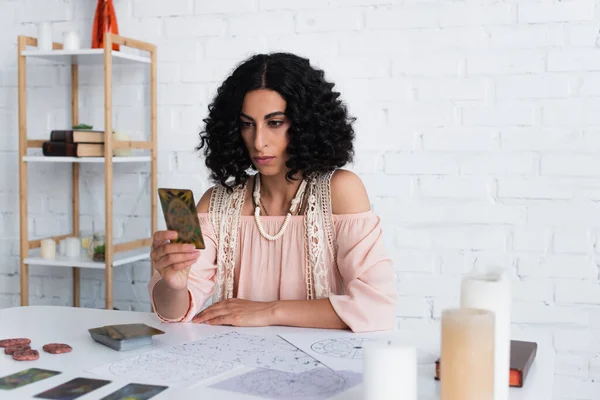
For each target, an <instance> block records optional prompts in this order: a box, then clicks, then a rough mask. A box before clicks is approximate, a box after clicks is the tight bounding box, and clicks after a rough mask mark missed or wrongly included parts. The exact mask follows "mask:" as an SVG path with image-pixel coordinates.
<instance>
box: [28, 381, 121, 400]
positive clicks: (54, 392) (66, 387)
mask: <svg viewBox="0 0 600 400" xmlns="http://www.w3.org/2000/svg"><path fill="white" fill-rule="evenodd" d="M109 383H110V381H107V380H102V379H90V378H75V379H71V380H70V381H68V382H65V383H63V384H61V385H58V386H55V387H53V388H52V389H48V390H46V391H45V392H42V393H38V394H36V395H35V396H33V397H36V398H38V399H60V400H73V399H76V398H78V397H80V396H83V395H84V394H88V393H90V392H93V391H94V390H96V389H99V388H101V387H102V386H104V385H108V384H109Z"/></svg>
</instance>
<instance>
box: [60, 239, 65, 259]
mask: <svg viewBox="0 0 600 400" xmlns="http://www.w3.org/2000/svg"><path fill="white" fill-rule="evenodd" d="M58 254H60V255H61V256H66V255H67V240H66V239H62V240H61V241H60V242H58Z"/></svg>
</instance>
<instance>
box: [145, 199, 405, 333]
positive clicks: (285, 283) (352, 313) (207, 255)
mask: <svg viewBox="0 0 600 400" xmlns="http://www.w3.org/2000/svg"><path fill="white" fill-rule="evenodd" d="M198 217H199V219H200V225H201V228H202V233H203V235H204V241H205V244H206V249H204V250H201V254H200V256H199V257H198V259H197V260H196V262H195V263H194V264H193V265H192V268H191V270H190V274H189V278H188V291H189V295H190V299H191V302H190V307H189V309H188V311H187V312H186V313H185V314H184V315H182V316H181V317H180V318H177V319H167V318H164V317H163V316H161V315H158V316H159V318H161V319H162V320H163V321H167V322H189V321H191V320H192V318H193V317H194V316H195V315H196V314H198V313H199V312H200V311H201V310H202V309H203V308H204V306H205V305H206V302H207V300H208V299H209V298H210V297H211V296H212V294H213V290H214V279H215V277H216V258H217V243H216V239H215V235H214V231H213V228H212V225H211V223H210V219H209V217H208V214H207V213H200V214H198ZM260 218H261V222H262V224H263V227H264V229H265V231H266V232H267V233H269V234H271V235H273V234H275V233H277V232H278V231H279V229H280V227H281V225H282V223H283V220H284V218H285V217H283V216H261V217H260ZM304 218H305V217H304V216H303V215H299V216H293V217H292V218H291V220H290V223H289V225H288V228H287V230H286V232H285V234H284V235H283V236H282V237H281V238H280V239H279V240H277V241H269V240H267V239H265V238H263V237H262V236H261V234H260V232H259V230H258V227H257V226H256V222H255V220H254V217H253V216H241V217H240V228H239V229H240V230H239V234H238V240H237V246H238V248H237V251H236V265H235V281H234V296H235V297H237V298H240V299H246V300H253V301H276V300H305V299H306V283H305V277H304V268H305V246H304V240H305V239H304V238H305V227H304ZM333 225H334V226H333V228H334V231H335V238H336V239H335V240H336V244H337V268H335V266H334V265H328V266H327V267H328V270H329V282H330V285H331V293H332V294H331V295H330V297H329V300H330V301H331V305H332V306H333V308H334V310H335V311H336V313H337V314H338V316H339V317H340V318H341V319H342V320H343V321H344V322H345V323H346V324H347V325H348V326H349V327H350V329H351V330H352V331H354V332H367V331H380V330H388V329H392V328H393V327H394V326H395V319H396V317H395V315H396V300H397V291H396V290H397V289H396V278H395V273H394V268H393V264H392V261H391V259H390V258H389V256H388V254H387V252H386V250H385V248H384V243H383V238H382V229H381V225H380V218H379V217H378V216H377V215H376V214H374V213H373V211H372V210H371V211H367V212H363V213H357V214H334V215H333ZM159 280H160V274H158V272H157V273H155V274H154V275H153V276H152V279H151V280H150V282H149V284H148V290H149V293H150V299H151V301H152V304H153V306H154V299H153V296H152V292H153V289H154V285H156V283H157V282H158V281H159ZM153 309H156V307H153Z"/></svg>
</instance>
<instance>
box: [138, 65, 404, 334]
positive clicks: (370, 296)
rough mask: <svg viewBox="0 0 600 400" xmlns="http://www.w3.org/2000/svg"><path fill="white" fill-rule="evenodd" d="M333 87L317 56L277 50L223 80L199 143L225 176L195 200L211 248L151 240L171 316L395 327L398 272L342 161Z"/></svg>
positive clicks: (156, 285) (155, 286)
mask: <svg viewBox="0 0 600 400" xmlns="http://www.w3.org/2000/svg"><path fill="white" fill-rule="evenodd" d="M333 86H334V85H333V84H332V83H329V82H327V81H326V80H325V79H324V74H323V72H322V71H321V70H318V69H315V68H313V67H311V65H310V63H309V61H308V60H306V59H304V58H301V57H298V56H295V55H292V54H285V53H276V54H270V55H256V56H253V57H251V58H249V59H248V60H246V61H245V62H244V63H242V64H241V65H239V66H238V68H237V69H236V70H235V71H234V72H233V73H232V74H231V76H229V77H228V78H227V79H226V80H225V82H224V83H223V84H222V86H221V87H220V88H219V89H218V91H217V94H216V97H215V99H214V101H213V103H212V104H211V105H210V106H209V115H208V117H207V118H206V119H205V120H204V122H205V123H206V128H205V130H204V131H203V132H201V134H200V137H201V142H200V145H199V146H198V148H197V150H202V149H203V150H204V155H205V157H206V166H207V167H208V169H209V171H210V173H211V178H212V180H213V181H215V182H216V183H217V184H216V185H215V186H214V187H212V188H211V189H209V190H208V191H207V192H206V193H205V194H204V195H203V196H202V198H201V199H200V201H199V202H198V205H197V211H198V216H199V220H200V224H201V228H202V232H203V236H204V240H205V243H206V249H204V250H200V251H198V250H195V249H194V247H193V245H185V244H176V243H171V242H170V240H171V239H174V238H175V237H176V233H174V232H169V231H159V232H156V233H155V234H154V237H153V239H154V241H153V245H152V253H151V259H152V263H153V266H154V268H155V269H156V273H155V274H154V275H153V277H152V279H151V281H150V283H149V292H150V298H151V300H152V305H153V308H154V310H155V312H156V313H157V315H158V316H159V317H160V318H161V319H162V320H164V321H171V322H177V321H182V322H189V321H192V322H196V323H207V324H214V325H233V326H265V325H287V326H297V327H313V328H337V329H351V330H352V331H354V332H364V331H376V330H387V329H391V328H393V327H394V325H395V302H396V279H395V274H394V269H393V266H392V262H391V260H390V258H389V257H388V256H387V254H386V252H385V249H384V244H383V239H382V230H381V227H380V220H379V217H377V216H376V215H375V214H374V213H373V212H372V211H371V209H370V202H369V198H368V196H367V193H366V191H365V187H364V185H363V183H362V181H361V180H360V178H359V177H358V176H357V175H355V174H354V173H352V172H349V171H347V170H343V169H340V168H341V167H343V166H344V165H345V164H346V163H348V162H350V161H351V160H352V157H353V144H352V143H353V140H354V131H353V128H352V122H353V119H352V118H350V117H349V116H348V114H347V111H346V108H345V107H344V105H343V104H342V102H341V101H340V100H339V99H338V97H339V93H337V92H335V91H333ZM254 171H256V173H254ZM210 297H212V298H213V299H212V300H213V304H212V305H210V306H209V307H206V308H204V307H205V305H206V303H207V301H208V300H209V298H210ZM203 308H204V310H202V309H203Z"/></svg>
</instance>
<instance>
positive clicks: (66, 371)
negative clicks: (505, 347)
mask: <svg viewBox="0 0 600 400" xmlns="http://www.w3.org/2000/svg"><path fill="white" fill-rule="evenodd" d="M138 322H141V323H146V324H148V325H151V326H155V327H157V328H159V329H162V330H164V331H165V332H166V334H164V335H160V336H157V337H155V339H154V344H153V346H154V347H162V346H167V345H174V344H180V343H185V342H190V341H194V340H198V339H200V338H202V337H204V336H208V335H212V334H215V333H220V332H227V331H231V330H236V331H240V332H248V333H252V334H258V335H260V334H261V333H263V334H269V335H270V334H274V333H275V334H277V333H282V334H283V333H286V332H298V331H303V332H307V330H305V329H304V330H302V329H296V328H289V327H265V328H232V327H216V326H207V325H197V324H165V323H161V322H160V320H158V319H157V318H156V316H155V315H153V314H151V313H140V312H129V311H111V310H102V309H86V308H71V307H53V306H29V307H15V308H6V309H0V338H9V337H28V338H30V339H31V340H32V345H33V346H34V348H38V349H39V351H40V358H39V359H38V360H36V361H27V362H26V361H21V362H19V361H15V360H13V359H12V358H11V357H10V356H7V355H4V354H0V360H1V361H0V376H5V375H8V374H11V373H14V372H18V371H20V370H23V369H26V368H30V367H37V368H48V369H54V370H58V371H61V372H62V373H61V374H59V375H56V376H54V377H52V378H48V379H45V380H42V381H39V382H36V383H34V384H30V385H27V386H23V387H21V388H19V389H14V390H11V391H4V390H0V398H2V399H3V400H4V399H9V398H10V399H12V398H15V399H28V398H33V396H34V395H35V394H37V393H40V392H42V391H44V390H46V389H49V388H52V387H54V386H57V385H59V384H61V383H63V382H66V381H68V380H70V379H72V378H75V377H89V378H100V379H103V378H102V377H98V376H96V375H94V374H92V373H89V372H85V371H89V370H90V369H92V368H94V367H96V366H99V365H102V364H104V363H107V362H112V361H115V360H119V359H122V358H126V357H130V356H132V355H135V354H136V353H141V352H147V351H148V350H149V349H150V348H148V347H146V348H142V349H137V350H131V351H121V352H118V351H115V350H112V349H110V348H108V347H105V346H103V345H101V344H99V343H96V342H95V341H93V340H92V338H91V337H90V335H89V333H88V329H89V328H94V327H98V326H103V325H109V324H124V323H138ZM432 331H435V330H434V329H431V330H428V331H427V332H417V331H414V330H413V331H410V332H409V331H406V332H401V334H402V335H406V336H405V337H406V339H407V341H409V342H411V343H414V344H417V345H419V346H420V347H419V348H420V349H421V348H424V349H426V350H427V352H431V354H434V353H435V354H436V355H437V354H439V344H438V343H439V333H438V332H432ZM513 339H516V340H530V341H536V342H538V355H537V357H536V360H535V362H534V364H533V366H532V368H531V371H530V373H529V376H528V377H527V380H526V385H525V387H523V388H511V389H510V400H537V399H540V400H547V399H551V398H552V382H553V375H554V349H553V346H552V340H551V335H550V333H549V332H546V331H544V330H541V331H538V332H535V331H529V332H526V331H516V332H513ZM50 342H64V343H68V344H70V345H71V346H72V347H73V351H72V352H71V353H68V354H62V355H60V356H51V355H48V354H47V353H45V352H44V351H43V350H41V346H42V345H43V344H45V343H50ZM433 361H434V360H432V363H431V364H428V365H422V366H420V367H419V382H418V391H419V400H433V399H438V398H439V382H438V381H435V380H434V379H433V375H434V364H433ZM247 370H249V369H243V370H241V371H240V370H236V371H234V372H232V373H227V374H225V375H222V376H219V378H218V380H222V379H225V378H227V377H229V376H231V375H237V374H239V373H241V372H245V371H247ZM126 383H128V382H127V381H123V380H115V379H113V380H112V382H111V383H110V384H108V385H106V386H104V387H102V388H100V389H97V390H95V391H93V392H91V393H89V394H88V395H84V396H81V397H79V398H78V400H86V399H89V400H91V399H100V398H102V397H103V396H105V395H107V394H109V393H111V392H113V391H115V390H117V389H118V388H120V387H122V386H124V385H125V384H126ZM212 383H214V381H210V384H212ZM208 384H209V383H207V384H204V383H201V384H199V385H195V386H193V387H191V388H183V389H180V388H169V389H167V390H165V391H163V392H162V393H161V394H159V395H157V396H155V397H154V398H153V399H157V400H158V399H177V400H184V399H198V398H203V399H211V400H233V399H239V400H244V399H257V397H253V396H247V395H240V394H238V393H230V392H226V391H221V390H216V389H212V388H208V387H206V386H207V385H208ZM360 399H362V396H361V388H360V386H359V387H356V388H354V389H353V390H350V391H347V392H345V393H343V394H341V395H338V396H336V397H335V400H360Z"/></svg>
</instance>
